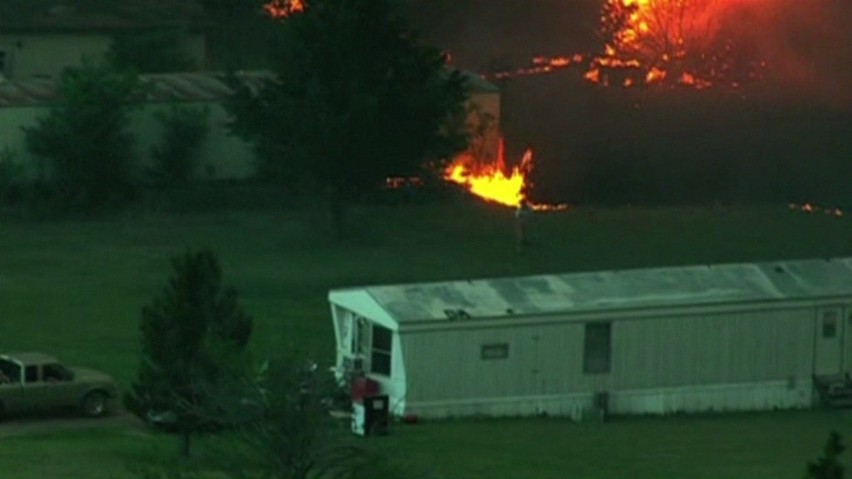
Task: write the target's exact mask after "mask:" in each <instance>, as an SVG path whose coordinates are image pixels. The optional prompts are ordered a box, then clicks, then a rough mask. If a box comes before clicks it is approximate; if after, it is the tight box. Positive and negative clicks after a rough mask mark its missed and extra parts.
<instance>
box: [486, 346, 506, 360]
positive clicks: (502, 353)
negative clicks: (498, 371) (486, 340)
mask: <svg viewBox="0 0 852 479" xmlns="http://www.w3.org/2000/svg"><path fill="white" fill-rule="evenodd" d="M479 357H480V358H481V359H484V360H486V361H488V360H492V359H506V358H508V357H509V344H508V343H494V344H483V345H482V347H481V349H480V350H479Z"/></svg>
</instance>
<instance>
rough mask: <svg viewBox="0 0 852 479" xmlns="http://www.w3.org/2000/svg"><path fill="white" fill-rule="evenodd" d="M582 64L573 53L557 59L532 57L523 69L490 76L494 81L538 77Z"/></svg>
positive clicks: (577, 54) (579, 56) (579, 58)
mask: <svg viewBox="0 0 852 479" xmlns="http://www.w3.org/2000/svg"><path fill="white" fill-rule="evenodd" d="M582 62H583V55H581V54H579V53H575V54H574V55H571V56H570V57H569V56H558V57H546V56H537V57H533V59H532V65H531V66H528V67H525V68H518V69H515V70H505V71H499V72H495V73H493V74H492V75H491V76H492V77H493V78H495V79H498V80H499V79H503V78H511V77H517V76H527V75H540V74H542V73H550V72H553V71H556V70H562V69H564V68H568V67H570V66H571V65H575V64H578V63H582ZM483 76H484V77H486V78H487V77H488V76H489V75H483Z"/></svg>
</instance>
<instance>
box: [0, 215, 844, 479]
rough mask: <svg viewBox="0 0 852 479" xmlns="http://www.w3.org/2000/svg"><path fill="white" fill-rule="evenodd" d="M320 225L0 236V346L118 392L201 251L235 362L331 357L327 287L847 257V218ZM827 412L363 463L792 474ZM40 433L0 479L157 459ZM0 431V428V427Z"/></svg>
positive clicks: (21, 444)
mask: <svg viewBox="0 0 852 479" xmlns="http://www.w3.org/2000/svg"><path fill="white" fill-rule="evenodd" d="M323 215H324V212H323V211H322V210H319V209H311V208H301V209H298V210H293V211H284V210H282V211H277V212H256V211H255V212H229V213H216V214H187V215H127V216H124V217H119V218H113V219H109V220H102V221H88V222H83V221H73V222H72V221H65V222H62V221H57V222H3V223H0V292H2V294H0V298H2V301H0V318H2V321H0V350H2V351H14V350H30V349H34V350H42V351H46V352H51V353H54V354H56V355H58V356H59V357H61V358H62V359H63V360H65V361H66V362H67V363H69V364H77V365H84V366H90V367H94V368H99V369H103V370H105V371H108V372H110V373H112V374H113V375H115V377H116V378H117V379H118V381H119V382H120V384H121V385H122V386H127V385H128V384H129V382H130V380H131V378H132V377H133V374H134V372H135V369H136V365H137V361H138V356H137V354H138V350H139V347H138V333H137V321H138V317H139V311H140V308H141V307H142V306H143V305H144V304H146V303H147V302H148V301H150V300H151V299H152V298H153V297H154V295H156V294H157V293H158V292H159V291H160V289H161V288H162V287H163V285H164V284H165V282H166V278H167V275H168V274H169V272H170V265H169V259H170V257H172V256H174V255H176V254H180V253H181V252H183V251H185V250H186V248H199V247H210V248H212V249H213V250H214V251H215V252H217V253H218V254H219V256H220V258H221V260H222V264H223V268H224V274H225V280H226V282H227V283H229V284H231V285H233V286H235V287H236V288H237V290H238V291H239V293H240V298H241V300H242V302H243V304H244V306H245V308H246V309H247V310H248V311H249V312H250V313H251V314H252V315H253V316H254V317H255V331H254V338H253V340H252V348H253V349H254V350H255V352H257V353H259V354H270V355H275V354H278V353H279V352H282V351H288V350H293V349H295V350H298V351H300V352H301V353H303V354H307V355H310V356H312V357H313V358H315V359H316V360H317V361H318V362H320V363H321V364H331V362H332V361H333V346H334V344H333V334H332V330H331V321H330V318H329V315H328V304H327V301H326V295H327V292H328V290H329V289H330V288H334V287H341V286H351V285H360V284H376V283H395V282H404V281H426V280H441V279H458V278H474V277H493V276H507V275H520V274H534V273H549V272H559V271H579V270H594V269H612V268H627V267H642V266H652V265H674V264H696V263H714V262H733V261H751V260H766V259H782V258H784V259H789V258H806V257H807V258H809V257H829V256H840V255H852V221H850V219H848V218H834V217H830V216H826V215H822V214H816V215H807V214H802V213H796V212H791V211H789V210H788V209H787V207H786V205H768V206H759V207H758V206H750V207H745V206H742V207H721V206H720V207H706V208H698V207H696V208H686V207H684V208H667V209H663V208H655V209H650V208H648V209H645V208H621V209H591V208H578V209H574V210H570V211H568V212H565V213H559V214H549V215H542V216H539V217H536V218H535V219H534V221H533V222H532V224H531V229H530V238H531V240H532V243H533V244H532V246H531V247H530V248H529V249H527V250H526V251H525V252H524V253H523V254H516V253H515V252H514V249H513V248H514V242H513V241H514V238H513V236H512V234H513V229H512V226H513V225H512V221H513V212H512V211H511V210H508V209H503V208H499V207H494V206H491V205H486V204H481V203H478V202H472V201H456V202H447V203H442V204H425V205H405V206H398V207H389V206H388V207H381V206H374V207H368V208H367V207H365V208H358V209H355V210H353V211H352V212H351V218H350V219H351V224H352V229H351V232H350V233H349V235H348V236H349V237H348V238H347V239H345V240H342V241H334V240H332V239H330V238H329V237H328V235H327V233H326V232H325V230H324V228H323V225H322V221H319V220H318V218H319V219H321V218H322V217H323ZM850 419H852V416H850V415H849V414H848V413H845V412H798V413H778V414H758V415H738V416H719V417H701V418H669V419H630V420H621V421H617V422H615V423H612V424H574V423H571V422H568V421H564V420H538V419H536V420H499V421H453V422H438V423H429V424H423V425H418V426H411V427H401V428H400V429H398V430H397V431H395V433H394V434H392V435H391V436H388V437H387V438H381V439H379V440H377V441H375V443H374V444H375V445H376V446H377V447H379V448H381V449H385V450H387V451H391V452H393V453H394V455H396V456H399V457H401V458H403V460H404V461H410V462H411V464H412V465H414V467H415V468H425V469H429V470H434V472H438V473H440V475H441V476H442V477H448V478H479V477H482V478H489V479H490V478H494V479H500V478H507V479H510V478H522V477H523V478H526V477H529V478H533V477H535V478H551V477H552V478H556V477H600V478H609V477H638V478H643V477H648V478H651V477H708V478H709V477H714V478H750V479H753V478H760V477H766V478H769V477H772V478H783V477H790V478H794V477H800V476H801V472H802V470H803V467H804V462H805V461H806V460H807V459H809V458H812V457H815V456H816V455H817V453H818V452H819V450H820V448H821V446H822V442H823V441H824V439H825V435H826V434H827V432H828V430H829V429H830V428H831V427H837V428H838V429H840V430H841V431H844V432H845V433H846V434H847V437H852V426H850ZM94 426H96V423H93V429H90V430H85V431H81V430H79V428H75V429H73V430H67V431H66V430H62V429H61V428H58V429H57V430H55V431H51V432H50V433H38V434H34V435H31V436H10V437H3V435H2V434H0V477H3V478H5V477H14V478H20V479H28V478H54V477H92V478H97V477H127V473H126V472H125V469H124V465H125V464H126V463H127V462H128V461H129V462H133V461H140V460H147V459H150V458H161V457H168V456H170V455H171V454H172V453H173V452H174V451H175V450H176V445H174V444H173V443H172V441H173V438H171V437H169V436H149V435H145V434H141V433H140V431H138V430H137V429H136V428H124V427H118V428H97V427H94ZM2 428H3V425H0V429H2Z"/></svg>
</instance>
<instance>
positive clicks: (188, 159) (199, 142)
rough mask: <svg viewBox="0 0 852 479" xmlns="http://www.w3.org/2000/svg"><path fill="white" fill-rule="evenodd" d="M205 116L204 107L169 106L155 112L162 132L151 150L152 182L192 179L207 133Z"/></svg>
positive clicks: (175, 182)
mask: <svg viewBox="0 0 852 479" xmlns="http://www.w3.org/2000/svg"><path fill="white" fill-rule="evenodd" d="M209 118H210V110H209V109H207V108H193V107H181V106H172V107H171V108H170V109H169V110H167V111H165V112H159V113H158V114H157V121H158V122H159V123H160V126H161V127H162V130H163V136H162V140H161V141H160V143H159V144H158V145H157V146H155V147H154V148H152V150H151V156H152V158H153V160H154V168H153V171H152V173H153V176H154V181H155V182H156V183H159V184H163V185H182V184H186V183H188V182H189V181H190V180H192V177H193V175H194V174H195V172H196V169H197V168H198V158H199V154H200V153H201V147H202V146H203V145H204V140H205V139H206V138H207V136H208V134H209V133H210V124H209Z"/></svg>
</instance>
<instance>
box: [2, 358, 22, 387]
mask: <svg viewBox="0 0 852 479" xmlns="http://www.w3.org/2000/svg"><path fill="white" fill-rule="evenodd" d="M20 381H21V366H19V365H17V364H15V363H13V362H12V361H9V360H8V359H0V384H2V383H11V382H14V383H17V382H20Z"/></svg>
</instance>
